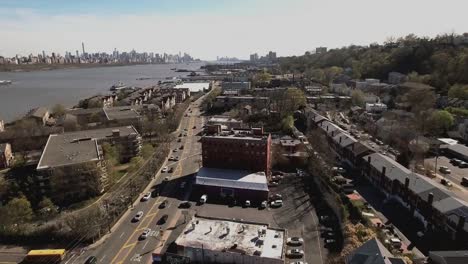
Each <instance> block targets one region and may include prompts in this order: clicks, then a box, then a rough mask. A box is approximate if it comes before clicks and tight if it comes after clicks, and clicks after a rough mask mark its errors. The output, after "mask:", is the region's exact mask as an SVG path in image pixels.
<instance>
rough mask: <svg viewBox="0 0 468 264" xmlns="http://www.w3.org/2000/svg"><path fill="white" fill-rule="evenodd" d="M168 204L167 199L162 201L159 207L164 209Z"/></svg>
mask: <svg viewBox="0 0 468 264" xmlns="http://www.w3.org/2000/svg"><path fill="white" fill-rule="evenodd" d="M166 206H167V200H164V201H162V203H161V204H160V205H159V209H164V208H166Z"/></svg>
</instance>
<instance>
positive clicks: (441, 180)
mask: <svg viewBox="0 0 468 264" xmlns="http://www.w3.org/2000/svg"><path fill="white" fill-rule="evenodd" d="M440 183H442V184H443V185H445V186H448V187H451V186H452V183H451V182H450V181H449V180H447V179H440Z"/></svg>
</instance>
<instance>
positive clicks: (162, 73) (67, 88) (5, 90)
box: [0, 63, 203, 122]
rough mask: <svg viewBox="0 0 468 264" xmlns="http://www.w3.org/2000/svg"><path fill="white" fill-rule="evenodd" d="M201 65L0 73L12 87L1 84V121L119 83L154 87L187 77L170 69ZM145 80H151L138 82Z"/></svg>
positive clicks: (103, 91) (102, 91) (104, 91)
mask: <svg viewBox="0 0 468 264" xmlns="http://www.w3.org/2000/svg"><path fill="white" fill-rule="evenodd" d="M202 65H203V63H190V64H153V65H134V66H118V67H98V68H82V69H63V70H50V71H34V72H0V80H11V81H13V83H12V84H11V85H0V119H3V120H5V122H9V121H12V120H14V119H16V118H19V117H21V116H23V115H24V114H26V113H27V112H28V111H29V110H30V109H32V108H35V107H39V106H46V107H52V106H53V105H55V104H58V103H60V104H62V105H65V106H67V107H71V106H73V105H76V104H77V103H78V101H79V100H80V99H83V98H87V97H90V96H93V95H96V94H107V93H109V92H110V91H109V88H110V87H111V86H112V85H113V84H116V83H117V82H118V81H121V82H123V83H125V84H126V85H129V86H136V87H145V86H149V85H153V84H157V82H158V80H163V79H165V78H167V77H176V76H186V75H187V74H188V73H185V72H175V71H173V70H171V68H178V69H190V70H197V69H199V68H200V66H202ZM141 77H146V78H151V79H150V80H137V78H141Z"/></svg>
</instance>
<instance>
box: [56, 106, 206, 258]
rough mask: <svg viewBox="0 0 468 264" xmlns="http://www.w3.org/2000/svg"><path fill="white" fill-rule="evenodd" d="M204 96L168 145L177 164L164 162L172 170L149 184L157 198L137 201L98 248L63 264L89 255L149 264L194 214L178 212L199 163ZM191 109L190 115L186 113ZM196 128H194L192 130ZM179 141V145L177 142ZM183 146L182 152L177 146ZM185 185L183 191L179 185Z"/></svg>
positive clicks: (161, 173) (190, 107)
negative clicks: (145, 234)
mask: <svg viewBox="0 0 468 264" xmlns="http://www.w3.org/2000/svg"><path fill="white" fill-rule="evenodd" d="M202 99H203V97H201V98H199V99H198V100H197V101H195V102H192V103H191V104H190V106H189V108H188V110H187V111H186V114H187V116H184V117H183V119H182V121H181V125H180V127H179V130H178V131H177V134H176V135H177V136H179V134H183V135H182V137H176V139H175V140H174V141H173V142H171V153H170V155H169V156H174V157H176V156H177V157H179V161H166V162H165V164H164V165H163V167H165V166H167V167H169V168H172V169H173V172H172V173H163V172H161V171H158V172H156V176H155V179H154V180H153V181H152V183H151V184H149V185H148V187H147V189H146V190H145V192H147V191H151V190H153V189H154V188H158V190H160V194H159V196H158V197H152V198H150V199H149V200H148V201H140V202H138V203H137V204H135V205H134V207H133V208H132V209H131V210H130V213H126V214H125V215H124V216H123V218H122V219H121V220H120V221H119V223H118V224H117V227H116V228H115V229H114V230H113V231H112V233H111V234H110V235H109V236H108V237H107V239H106V240H105V241H104V242H103V243H102V244H100V245H99V246H97V247H95V248H93V247H92V246H90V247H89V248H90V249H88V250H86V251H84V252H83V253H81V254H71V256H70V258H69V259H67V260H66V261H65V262H64V263H67V264H72V263H84V262H85V260H86V259H87V258H88V257H89V256H95V257H96V258H97V259H98V263H151V256H152V254H151V253H152V252H153V251H154V250H155V249H156V248H160V247H162V246H167V245H168V244H169V243H171V242H172V241H171V240H173V239H174V238H175V237H176V235H177V234H175V233H176V232H180V231H181V230H182V227H183V224H184V222H185V217H186V216H185V215H186V214H191V213H193V212H192V211H188V210H185V209H179V208H178V206H179V203H180V202H181V201H182V200H186V199H187V198H188V197H189V195H190V191H191V181H190V179H191V176H190V175H191V174H194V173H195V172H197V171H198V169H199V166H200V164H201V144H200V143H199V139H200V136H199V135H197V134H198V133H201V130H202V127H203V123H204V120H203V119H204V118H203V117H202V116H200V110H199V108H198V106H199V104H200V102H201V100H202ZM189 109H190V110H191V112H190V111H189ZM195 127H196V128H195ZM179 140H180V141H181V142H178V141H179ZM181 146H183V149H180V147H181ZM183 181H184V182H186V186H185V187H184V188H183V189H182V188H181V185H180V184H181V182H183ZM165 200H167V202H168V204H167V206H166V207H165V208H160V206H161V203H163V201H165ZM139 211H142V212H143V213H144V215H143V218H142V219H141V220H140V221H138V222H132V219H133V217H134V216H135V214H136V213H137V212H139ZM163 215H168V219H167V221H166V222H165V223H164V224H159V223H158V221H159V220H160V219H161V217H162V216H163ZM145 229H150V230H151V231H150V232H149V237H148V238H146V239H144V240H139V237H140V235H141V233H142V232H143V231H144V230H145Z"/></svg>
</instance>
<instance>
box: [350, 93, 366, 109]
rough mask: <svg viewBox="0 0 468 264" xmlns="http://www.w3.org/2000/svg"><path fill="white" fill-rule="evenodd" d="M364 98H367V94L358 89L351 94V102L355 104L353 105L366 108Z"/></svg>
mask: <svg viewBox="0 0 468 264" xmlns="http://www.w3.org/2000/svg"><path fill="white" fill-rule="evenodd" d="M364 97H365V94H364V92H363V91H361V90H357V89H356V90H354V91H352V92H351V102H352V103H353V105H357V106H360V107H364V106H365V104H364Z"/></svg>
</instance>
